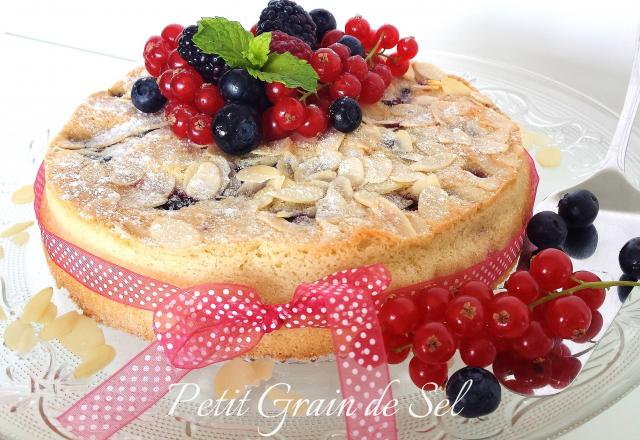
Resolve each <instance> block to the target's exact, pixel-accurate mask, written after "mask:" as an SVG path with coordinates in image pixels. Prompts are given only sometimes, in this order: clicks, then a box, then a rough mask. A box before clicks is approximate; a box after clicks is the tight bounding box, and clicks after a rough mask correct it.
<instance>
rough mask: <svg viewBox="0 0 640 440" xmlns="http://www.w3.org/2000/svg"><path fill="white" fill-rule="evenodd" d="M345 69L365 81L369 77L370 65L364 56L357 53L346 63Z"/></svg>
mask: <svg viewBox="0 0 640 440" xmlns="http://www.w3.org/2000/svg"><path fill="white" fill-rule="evenodd" d="M336 44H339V43H336ZM344 71H345V72H346V73H350V74H352V75H353V76H355V77H356V78H358V80H359V81H364V80H365V78H366V77H367V73H369V66H367V62H366V61H365V60H364V58H362V57H359V56H357V55H351V56H350V57H349V58H347V59H346V61H345V63H344Z"/></svg>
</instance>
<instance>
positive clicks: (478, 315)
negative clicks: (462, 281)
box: [445, 295, 485, 336]
mask: <svg viewBox="0 0 640 440" xmlns="http://www.w3.org/2000/svg"><path fill="white" fill-rule="evenodd" d="M484 316H485V315H484V307H483V305H482V303H481V302H480V301H479V300H478V299H476V298H474V297H472V296H464V295H463V296H458V297H455V298H454V299H453V300H451V301H450V302H449V304H448V305H447V310H446V312H445V319H446V321H447V326H448V327H449V329H451V331H452V332H453V333H455V334H456V335H458V336H470V335H473V334H475V333H477V332H479V331H480V330H482V328H483V327H484Z"/></svg>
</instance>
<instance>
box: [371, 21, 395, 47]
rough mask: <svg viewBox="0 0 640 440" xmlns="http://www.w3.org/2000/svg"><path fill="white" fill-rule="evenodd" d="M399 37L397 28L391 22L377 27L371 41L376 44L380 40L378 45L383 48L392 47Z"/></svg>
mask: <svg viewBox="0 0 640 440" xmlns="http://www.w3.org/2000/svg"><path fill="white" fill-rule="evenodd" d="M399 39H400V33H399V32H398V28H396V27H395V26H393V25H391V24H383V25H382V26H380V27H379V28H378V31H377V32H376V33H375V36H374V37H373V40H375V41H372V42H371V43H373V44H376V43H377V42H378V40H380V47H381V48H383V49H393V48H394V47H395V45H396V44H398V40H399Z"/></svg>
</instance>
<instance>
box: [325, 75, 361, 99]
mask: <svg viewBox="0 0 640 440" xmlns="http://www.w3.org/2000/svg"><path fill="white" fill-rule="evenodd" d="M361 92H362V83H361V82H360V81H358V78H356V77H355V75H352V74H350V73H343V74H342V75H340V76H339V77H338V78H337V79H336V80H335V81H334V82H333V84H331V88H330V89H329V95H330V96H331V99H340V98H344V97H349V98H353V99H358V97H359V96H360V93H361Z"/></svg>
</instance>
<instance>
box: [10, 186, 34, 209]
mask: <svg viewBox="0 0 640 440" xmlns="http://www.w3.org/2000/svg"><path fill="white" fill-rule="evenodd" d="M34 198H35V195H34V193H33V185H25V186H23V187H21V188H18V189H17V190H15V191H14V192H13V194H11V201H12V202H13V203H15V204H16V205H26V204H27V203H33V200H34Z"/></svg>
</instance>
